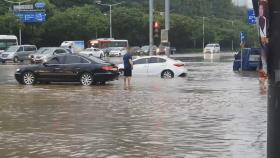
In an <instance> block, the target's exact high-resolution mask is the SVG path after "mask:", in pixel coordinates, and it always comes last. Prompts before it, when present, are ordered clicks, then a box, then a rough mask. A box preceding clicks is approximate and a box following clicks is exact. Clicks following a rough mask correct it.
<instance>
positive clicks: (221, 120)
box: [0, 60, 267, 158]
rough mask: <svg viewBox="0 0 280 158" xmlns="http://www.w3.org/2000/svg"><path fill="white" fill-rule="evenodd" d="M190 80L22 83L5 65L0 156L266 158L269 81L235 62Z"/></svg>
mask: <svg viewBox="0 0 280 158" xmlns="http://www.w3.org/2000/svg"><path fill="white" fill-rule="evenodd" d="M186 61H187V63H186V64H187V67H188V70H189V74H188V77H186V78H175V79H170V80H169V79H166V80H165V79H160V78H158V77H134V78H133V85H132V86H131V87H129V88H128V89H126V88H124V85H123V81H122V79H120V80H117V81H114V82H111V83H108V84H107V85H105V86H91V87H83V86H80V85H69V84H51V85H35V86H22V85H19V84H17V82H16V81H15V80H14V77H13V74H14V71H15V70H16V68H17V67H19V66H18V65H0V157H1V158H52V157H54V158H58V157H62V158H138V157H139V158H142V157H151V158H164V157H166V158H170V157H176V158H181V157H182V158H245V157H248V158H264V157H266V120H267V119H266V116H267V110H266V107H267V106H266V103H267V95H266V89H265V86H264V85H262V84H261V83H259V81H258V78H257V76H256V74H255V73H248V72H243V73H235V72H233V71H232V62H231V60H223V61H220V62H208V61H203V60H195V61H192V62H190V61H191V60H186Z"/></svg>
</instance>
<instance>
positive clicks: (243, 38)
mask: <svg viewBox="0 0 280 158" xmlns="http://www.w3.org/2000/svg"><path fill="white" fill-rule="evenodd" d="M245 36H246V35H245V33H244V32H240V43H241V44H244V43H245V38H246V37H245Z"/></svg>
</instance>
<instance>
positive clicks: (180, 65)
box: [174, 64, 185, 67]
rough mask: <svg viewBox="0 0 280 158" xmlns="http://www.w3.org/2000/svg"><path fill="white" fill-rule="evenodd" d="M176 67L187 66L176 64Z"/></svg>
mask: <svg viewBox="0 0 280 158" xmlns="http://www.w3.org/2000/svg"><path fill="white" fill-rule="evenodd" d="M174 66H177V67H182V66H185V64H174Z"/></svg>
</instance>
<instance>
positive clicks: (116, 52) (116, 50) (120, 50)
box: [109, 47, 127, 57]
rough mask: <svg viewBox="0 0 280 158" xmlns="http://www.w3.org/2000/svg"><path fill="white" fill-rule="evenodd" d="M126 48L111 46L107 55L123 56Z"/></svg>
mask: <svg viewBox="0 0 280 158" xmlns="http://www.w3.org/2000/svg"><path fill="white" fill-rule="evenodd" d="M126 52H127V50H126V49H125V48H118V47H116V48H111V50H110V52H109V56H119V57H120V56H124V55H125V53H126Z"/></svg>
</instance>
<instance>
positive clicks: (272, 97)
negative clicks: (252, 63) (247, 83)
mask: <svg viewBox="0 0 280 158" xmlns="http://www.w3.org/2000/svg"><path fill="white" fill-rule="evenodd" d="M267 8H268V10H269V11H267V12H268V13H269V14H268V15H269V29H268V30H269V38H270V40H269V43H268V52H267V72H268V78H269V81H268V84H269V90H268V110H267V111H268V120H267V128H268V129H267V158H280V53H279V51H280V45H279V41H280V36H279V33H280V12H279V11H280V1H279V0H269V1H268V7H267ZM259 21H260V19H259ZM260 28H261V26H260Z"/></svg>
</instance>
